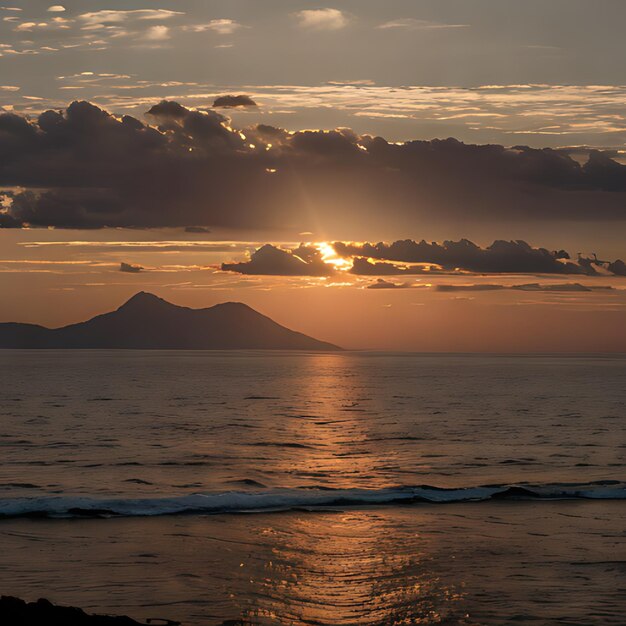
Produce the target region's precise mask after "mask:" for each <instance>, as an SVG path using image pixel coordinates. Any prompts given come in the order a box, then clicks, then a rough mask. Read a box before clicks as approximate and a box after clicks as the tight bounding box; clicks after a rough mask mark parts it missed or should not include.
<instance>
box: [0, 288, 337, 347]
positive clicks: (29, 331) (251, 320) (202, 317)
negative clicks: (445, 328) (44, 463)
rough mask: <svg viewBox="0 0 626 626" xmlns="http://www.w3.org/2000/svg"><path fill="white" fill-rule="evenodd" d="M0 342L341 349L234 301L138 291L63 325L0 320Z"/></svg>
mask: <svg viewBox="0 0 626 626" xmlns="http://www.w3.org/2000/svg"><path fill="white" fill-rule="evenodd" d="M0 348H30V349H41V348H73V349H79V348H106V349H114V348H119V349H143V350H154V349H162V350H167V349H170V350H238V349H239V350H246V349H247V350H340V349H341V348H339V347H338V346H335V345H333V344H331V343H326V342H324V341H318V340H317V339H313V337H309V336H307V335H304V334H302V333H298V332H295V331H293V330H289V329H288V328H285V327H284V326H281V325H280V324H277V323H276V322H274V321H273V320H271V319H270V318H269V317H266V316H265V315H261V314H260V313H258V312H257V311H255V310H254V309H252V308H250V307H249V306H247V305H246V304H242V303H240V302H225V303H224V304H218V305H216V306H212V307H210V308H208V309H190V308H187V307H181V306H177V305H175V304H172V303H170V302H167V301H166V300H163V299H161V298H159V297H157V296H155V295H153V294H150V293H145V292H143V291H142V292H140V293H138V294H136V295H134V296H133V297H132V298H131V299H130V300H128V301H127V302H126V303H125V304H123V305H122V306H121V307H120V308H119V309H117V310H116V311H112V312H111V313H105V314H103V315H98V316H96V317H94V318H92V319H90V320H88V321H86V322H81V323H79V324H72V325H70V326H64V327H63V328H55V329H51V328H45V327H43V326H37V325H35V324H18V323H5V324H0Z"/></svg>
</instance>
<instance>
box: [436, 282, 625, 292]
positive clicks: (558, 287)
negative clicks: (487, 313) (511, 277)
mask: <svg viewBox="0 0 626 626" xmlns="http://www.w3.org/2000/svg"><path fill="white" fill-rule="evenodd" d="M504 289H510V290H513V291H543V292H573V293H580V292H585V293H589V292H602V291H611V290H613V287H610V286H596V285H594V286H588V285H581V284H580V283H558V284H547V285H546V284H540V283H528V284H523V285H498V284H475V285H436V286H435V290H436V291H444V292H455V291H502V290H504Z"/></svg>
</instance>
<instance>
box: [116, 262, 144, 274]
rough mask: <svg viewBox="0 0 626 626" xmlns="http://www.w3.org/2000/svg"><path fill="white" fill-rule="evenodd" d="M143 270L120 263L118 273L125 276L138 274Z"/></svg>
mask: <svg viewBox="0 0 626 626" xmlns="http://www.w3.org/2000/svg"><path fill="white" fill-rule="evenodd" d="M142 270H143V267H141V265H133V264H131V263H124V262H122V263H120V272H126V273H127V274H139V272H141V271H142Z"/></svg>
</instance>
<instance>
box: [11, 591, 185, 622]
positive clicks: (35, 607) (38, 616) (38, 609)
mask: <svg viewBox="0 0 626 626" xmlns="http://www.w3.org/2000/svg"><path fill="white" fill-rule="evenodd" d="M0 624H3V626H144V624H142V623H141V622H136V621H135V620H134V619H131V618H130V617H126V616H118V617H115V616H110V615H88V614H87V613H85V612H84V611H83V610H81V609H77V608H73V607H65V606H55V605H54V604H52V603H51V602H49V601H48V600H44V599H41V600H37V602H25V601H24V600H20V599H19V598H12V597H10V596H2V597H0ZM146 624H152V625H153V626H179V622H172V621H168V620H161V619H153V620H148V621H147V622H146Z"/></svg>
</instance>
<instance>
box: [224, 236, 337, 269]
mask: <svg viewBox="0 0 626 626" xmlns="http://www.w3.org/2000/svg"><path fill="white" fill-rule="evenodd" d="M222 270H223V271H225V272H237V273H239V274H250V275H259V276H261V275H265V276H331V275H332V274H334V273H335V270H334V268H333V267H332V266H331V265H328V264H327V263H324V261H323V260H322V257H321V254H320V251H319V250H318V249H317V248H314V247H313V246H306V245H304V244H302V245H300V247H298V248H296V249H295V250H285V249H283V248H277V247H276V246H273V245H271V244H265V245H264V246H262V247H261V248H259V249H258V250H256V251H255V252H253V253H252V254H251V255H250V260H249V261H245V262H243V263H223V264H222Z"/></svg>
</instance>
